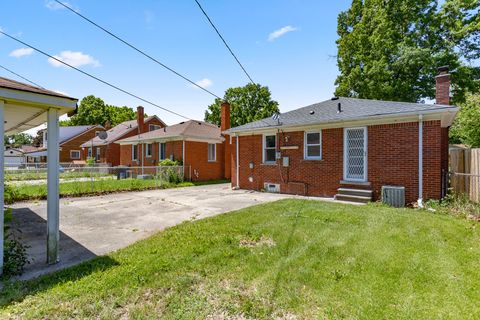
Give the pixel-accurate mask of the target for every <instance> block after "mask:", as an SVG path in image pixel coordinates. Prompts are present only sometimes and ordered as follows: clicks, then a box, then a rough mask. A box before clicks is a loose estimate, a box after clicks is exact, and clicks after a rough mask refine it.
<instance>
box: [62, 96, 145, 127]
mask: <svg viewBox="0 0 480 320" xmlns="http://www.w3.org/2000/svg"><path fill="white" fill-rule="evenodd" d="M135 116H136V114H135V111H133V109H131V108H129V107H126V106H123V107H116V106H113V105H108V104H105V102H104V101H103V100H102V99H100V98H98V97H95V96H93V95H90V96H86V97H85V98H83V99H82V101H81V102H80V105H79V107H78V112H77V114H75V115H74V116H73V117H71V118H70V119H68V120H64V121H61V122H60V125H63V126H79V125H96V124H100V125H104V124H105V123H106V122H107V121H108V122H110V124H111V125H112V126H115V125H117V124H119V123H121V122H124V121H127V120H133V119H135Z"/></svg>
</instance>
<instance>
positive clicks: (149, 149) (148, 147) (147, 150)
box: [145, 143, 153, 158]
mask: <svg viewBox="0 0 480 320" xmlns="http://www.w3.org/2000/svg"><path fill="white" fill-rule="evenodd" d="M145 153H146V156H147V157H148V158H151V157H152V153H153V144H151V143H147V144H146V145H145Z"/></svg>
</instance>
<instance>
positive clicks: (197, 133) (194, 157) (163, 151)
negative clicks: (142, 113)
mask: <svg viewBox="0 0 480 320" xmlns="http://www.w3.org/2000/svg"><path fill="white" fill-rule="evenodd" d="M118 143H119V144H120V164H121V165H125V166H131V167H139V166H145V167H148V166H150V167H151V166H156V165H158V163H159V162H160V161H161V160H163V159H171V160H175V161H181V162H182V163H183V166H184V170H185V176H186V177H191V178H192V180H214V179H223V178H229V177H228V175H229V173H230V169H229V168H228V169H227V170H226V168H225V147H224V144H225V138H224V137H223V136H222V134H221V128H220V127H218V126H216V125H213V124H210V123H206V122H203V121H196V120H190V121H185V122H181V123H178V124H175V125H172V126H168V127H165V128H163V129H161V130H156V131H153V132H146V133H142V134H140V135H136V136H132V137H129V138H126V139H122V140H119V141H118ZM228 158H229V157H228ZM187 170H188V171H187Z"/></svg>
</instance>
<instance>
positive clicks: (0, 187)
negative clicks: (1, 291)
mask: <svg viewBox="0 0 480 320" xmlns="http://www.w3.org/2000/svg"><path fill="white" fill-rule="evenodd" d="M4 137H5V102H4V101H1V100H0V150H2V155H1V156H0V206H1V210H0V275H1V274H3V257H4V255H3V251H4V248H5V244H4V243H3V238H4V234H3V229H4V226H3V224H4V214H5V212H4V208H5V196H4V192H5V184H4V183H5V181H4V180H5V171H4V170H5V168H4V165H5V151H4V150H5V139H4Z"/></svg>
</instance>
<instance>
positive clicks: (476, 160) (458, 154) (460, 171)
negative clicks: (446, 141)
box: [450, 148, 480, 202]
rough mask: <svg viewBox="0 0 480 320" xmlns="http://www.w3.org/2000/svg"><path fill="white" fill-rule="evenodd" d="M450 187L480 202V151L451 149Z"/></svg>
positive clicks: (457, 192) (455, 191)
mask: <svg viewBox="0 0 480 320" xmlns="http://www.w3.org/2000/svg"><path fill="white" fill-rule="evenodd" d="M450 187H451V188H452V190H453V192H454V193H456V194H465V195H467V196H468V197H469V198H470V200H472V201H474V202H480V149H463V148H454V149H450Z"/></svg>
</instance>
